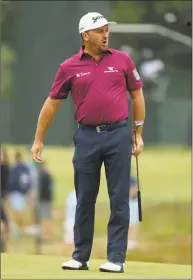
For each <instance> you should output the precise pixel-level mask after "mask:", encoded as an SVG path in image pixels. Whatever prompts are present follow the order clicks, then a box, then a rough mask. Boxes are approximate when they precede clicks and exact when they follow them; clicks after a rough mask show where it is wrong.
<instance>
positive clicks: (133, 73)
mask: <svg viewBox="0 0 193 280" xmlns="http://www.w3.org/2000/svg"><path fill="white" fill-rule="evenodd" d="M126 59H127V62H126V65H127V66H126V80H127V89H128V91H131V90H137V89H140V88H142V86H143V82H142V81H141V78H140V76H139V73H138V71H137V69H136V66H135V63H134V62H133V60H132V59H131V57H130V56H127V58H126Z"/></svg>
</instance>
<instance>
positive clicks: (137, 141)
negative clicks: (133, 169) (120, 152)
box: [132, 133, 144, 156]
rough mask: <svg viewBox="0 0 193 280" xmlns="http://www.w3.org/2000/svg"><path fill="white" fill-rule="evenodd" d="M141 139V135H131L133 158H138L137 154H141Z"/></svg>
mask: <svg viewBox="0 0 193 280" xmlns="http://www.w3.org/2000/svg"><path fill="white" fill-rule="evenodd" d="M143 146H144V144H143V139H142V136H141V134H136V135H135V133H134V134H133V137H132V154H133V155H134V156H138V155H139V154H141V153H142V152H143Z"/></svg>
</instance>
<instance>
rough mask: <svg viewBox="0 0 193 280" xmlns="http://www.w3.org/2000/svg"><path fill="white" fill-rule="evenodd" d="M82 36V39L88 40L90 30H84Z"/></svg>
mask: <svg viewBox="0 0 193 280" xmlns="http://www.w3.org/2000/svg"><path fill="white" fill-rule="evenodd" d="M81 37H82V40H83V41H87V40H88V32H87V31H86V32H83V33H82V34H81Z"/></svg>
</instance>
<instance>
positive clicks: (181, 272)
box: [1, 254, 191, 279]
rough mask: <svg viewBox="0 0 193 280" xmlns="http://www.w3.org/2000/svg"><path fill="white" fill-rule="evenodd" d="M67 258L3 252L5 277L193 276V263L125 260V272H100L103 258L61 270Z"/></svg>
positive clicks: (115, 277) (105, 277) (118, 277)
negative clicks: (82, 266)
mask: <svg viewBox="0 0 193 280" xmlns="http://www.w3.org/2000/svg"><path fill="white" fill-rule="evenodd" d="M65 260H66V259H65V258H63V257H58V256H36V255H25V254H2V258H1V276H2V279H100V278H101V279H129V278H136V279H153V278H157V279H158V278H159V279H172V278H178V279H179V278H180V279H190V278H191V266H190V265H172V264H155V263H143V262H126V264H125V273H122V274H120V273H119V274H115V273H101V272H99V271H98V268H99V266H100V265H101V264H103V262H104V260H97V259H93V260H91V261H90V270H89V271H68V270H62V269H61V264H62V262H64V261H65Z"/></svg>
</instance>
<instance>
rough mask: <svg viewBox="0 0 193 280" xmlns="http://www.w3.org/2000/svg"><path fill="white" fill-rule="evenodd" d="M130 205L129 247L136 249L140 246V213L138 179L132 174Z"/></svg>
mask: <svg viewBox="0 0 193 280" xmlns="http://www.w3.org/2000/svg"><path fill="white" fill-rule="evenodd" d="M129 197H130V198H129V206H130V225H129V233H128V245H127V249H128V250H130V249H134V248H136V247H137V246H138V236H139V214H138V201H137V181H136V179H135V177H133V176H131V179H130V191H129Z"/></svg>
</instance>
